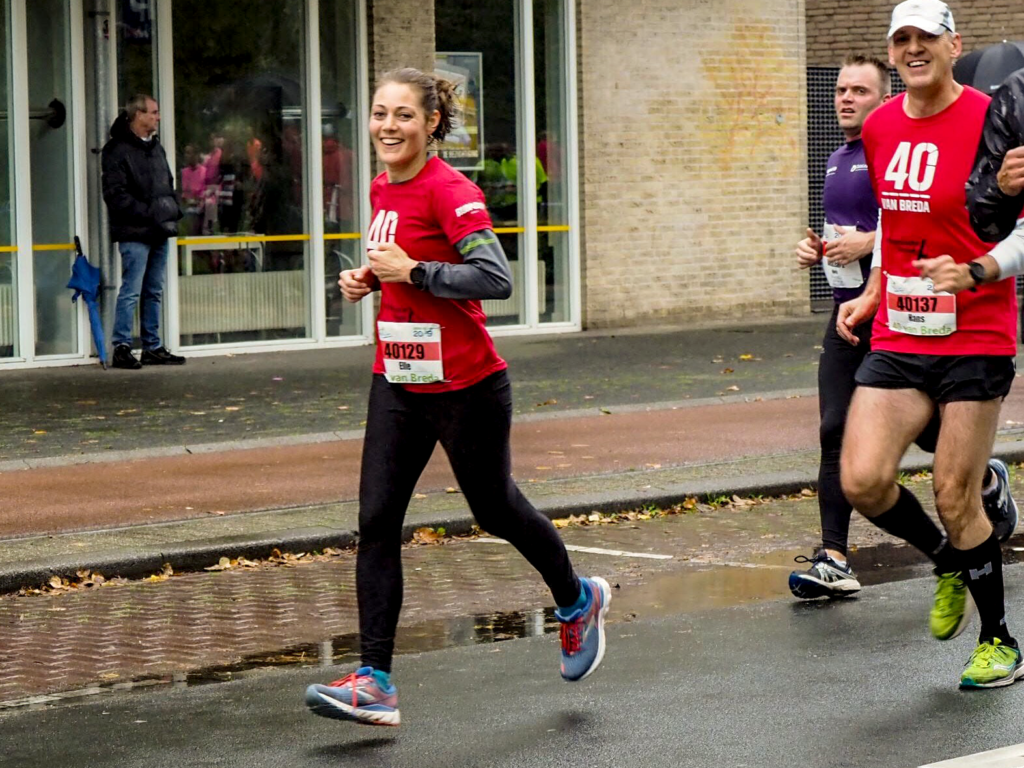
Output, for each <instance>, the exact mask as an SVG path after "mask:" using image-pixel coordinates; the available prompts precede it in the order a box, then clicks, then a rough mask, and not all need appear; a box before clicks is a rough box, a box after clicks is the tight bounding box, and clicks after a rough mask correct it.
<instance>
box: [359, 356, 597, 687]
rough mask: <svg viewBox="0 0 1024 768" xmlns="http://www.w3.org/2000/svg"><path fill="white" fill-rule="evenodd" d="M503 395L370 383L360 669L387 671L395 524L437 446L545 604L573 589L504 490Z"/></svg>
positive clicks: (525, 507)
mask: <svg viewBox="0 0 1024 768" xmlns="http://www.w3.org/2000/svg"><path fill="white" fill-rule="evenodd" d="M511 425H512V385H511V383H510V382H509V378H508V374H507V373H506V372H505V371H499V372H498V373H495V374H492V375H491V376H488V377H487V378H486V379H484V380H483V381H481V382H479V383H477V384H474V385H473V386H471V387H467V388H466V389H461V390H457V391H455V392H441V393H414V392H409V391H408V390H406V389H404V388H403V387H401V386H399V385H392V384H389V383H388V382H387V381H386V380H385V378H384V377H383V376H382V375H379V374H377V375H374V377H373V384H372V386H371V388H370V403H369V408H368V414H367V418H366V437H365V439H364V441H363V460H362V469H361V472H360V477H359V547H358V556H357V559H356V593H357V596H358V599H359V631H360V637H361V641H360V642H361V654H362V663H363V665H364V666H371V667H374V668H375V669H379V670H382V671H385V672H390V671H391V657H392V655H393V653H394V647H395V630H396V628H397V626H398V614H399V612H400V610H401V608H402V551H401V542H402V524H403V522H404V520H405V513H406V509H407V507H408V505H409V499H410V498H411V497H412V494H413V490H414V489H415V487H416V481H417V480H419V477H420V474H421V473H422V472H423V468H424V467H425V466H426V464H427V461H428V460H429V459H430V455H431V454H432V453H433V451H434V446H435V445H436V444H437V443H438V441H440V443H441V446H442V447H443V448H444V450H445V453H447V454H448V460H449V462H451V465H452V470H453V471H454V473H455V478H456V480H457V481H458V483H459V487H460V488H461V490H462V493H463V494H464V495H465V497H466V502H467V503H468V504H469V508H470V510H471V511H472V513H473V516H474V517H475V518H476V521H477V523H478V524H479V525H480V527H481V528H482V529H483V530H485V531H487V533H490V534H492V535H494V536H498V537H500V538H502V539H505V540H507V541H508V542H509V543H511V544H512V545H513V546H514V547H515V548H516V549H518V550H519V552H520V553H522V555H523V556H524V557H525V558H526V559H527V560H528V561H529V562H530V564H531V565H532V566H533V567H534V568H536V569H537V571H539V572H540V575H541V576H542V577H543V579H544V581H545V582H546V583H547V585H548V587H549V588H550V590H551V594H552V596H553V597H554V599H555V603H556V604H557V605H560V606H569V605H572V604H573V603H575V602H576V599H577V598H578V597H579V594H580V582H579V579H578V578H577V577H576V574H575V573H574V572H573V568H572V563H571V562H570V561H569V555H568V553H567V552H566V550H565V545H564V544H563V543H562V539H561V538H560V537H559V535H558V532H557V531H556V530H555V526H554V525H552V523H551V521H550V520H548V519H547V518H546V517H544V516H543V515H542V514H540V513H539V512H538V511H537V510H536V509H535V508H534V507H533V505H532V504H530V502H529V501H527V500H526V497H524V496H523V494H522V493H520V491H519V488H518V487H517V486H516V484H515V482H514V481H513V480H512V470H511V452H510V450H509V430H510V428H511Z"/></svg>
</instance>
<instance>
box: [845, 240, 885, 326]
mask: <svg viewBox="0 0 1024 768" xmlns="http://www.w3.org/2000/svg"><path fill="white" fill-rule="evenodd" d="M879 231H881V228H879ZM872 263H873V262H872ZM881 295H882V270H881V269H879V268H877V267H874V266H873V267H872V268H871V276H870V277H868V283H867V285H866V286H864V292H863V293H862V294H861V295H860V296H858V297H857V298H855V299H851V300H850V301H846V302H843V303H842V304H840V305H839V314H838V315H837V316H836V333H838V334H839V335H840V336H841V337H842V338H844V339H846V340H847V341H848V342H850V343H851V344H853V345H854V346H857V344H859V343H860V340H859V339H858V338H857V336H856V335H855V334H854V333H853V329H854V328H856V327H857V326H858V325H860V324H861V323H865V322H867V321H868V320H870V319H871V318H872V317H874V316H875V312H876V311H878V304H879V301H880V300H881Z"/></svg>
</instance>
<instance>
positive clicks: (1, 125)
mask: <svg viewBox="0 0 1024 768" xmlns="http://www.w3.org/2000/svg"><path fill="white" fill-rule="evenodd" d="M10 28H11V27H10V3H4V5H3V7H2V8H0V45H3V53H2V55H0V109H2V110H3V119H2V120H0V358H3V357H13V356H14V355H16V354H18V276H17V252H16V250H15V248H16V246H15V242H14V233H15V229H14V190H13V189H12V188H11V182H12V180H13V174H12V173H11V162H12V160H13V158H14V136H13V134H14V131H13V130H12V129H11V120H10V117H11V115H12V114H13V105H12V104H11V90H12V89H11V86H10V75H11V67H10V52H11V45H10V37H9V35H10Z"/></svg>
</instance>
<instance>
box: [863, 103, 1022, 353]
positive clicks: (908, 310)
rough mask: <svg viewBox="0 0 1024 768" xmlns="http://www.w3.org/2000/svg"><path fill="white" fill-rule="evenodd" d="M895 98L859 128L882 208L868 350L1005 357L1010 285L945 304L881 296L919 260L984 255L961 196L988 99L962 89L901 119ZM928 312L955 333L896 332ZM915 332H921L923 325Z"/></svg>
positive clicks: (1011, 315) (1012, 315)
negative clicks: (931, 109) (935, 109)
mask: <svg viewBox="0 0 1024 768" xmlns="http://www.w3.org/2000/svg"><path fill="white" fill-rule="evenodd" d="M904 99H905V95H904V94H901V95H899V96H896V97H895V98H893V99H891V100H890V101H888V102H887V103H885V104H883V105H882V106H881V107H879V108H878V109H876V110H875V111H874V112H872V113H871V116H870V117H868V119H867V121H866V122H865V124H864V132H863V137H864V151H865V155H866V158H867V163H868V166H869V168H870V172H871V181H872V185H873V187H874V190H875V195H876V197H877V198H878V204H879V207H880V208H881V209H882V300H881V304H880V305H879V308H878V313H877V314H876V315H875V324H874V327H873V328H872V337H871V348H872V349H881V350H887V351H890V352H903V353H911V354H923V355H1015V354H1016V353H1017V297H1016V293H1015V291H1014V281H1013V280H1001V281H999V282H996V283H990V284H988V285H983V286H979V287H978V288H977V290H975V291H962V292H961V293H959V294H957V295H956V297H955V298H954V297H945V296H936V297H934V298H928V297H927V296H925V297H924V298H920V297H902V296H896V295H891V294H890V293H889V292H888V291H887V288H888V285H889V282H890V277H896V278H897V281H895V282H898V278H900V277H919V276H920V272H919V270H916V269H914V268H913V267H912V266H911V262H912V261H914V260H915V259H918V258H921V257H922V256H924V257H927V258H934V257H936V256H942V255H945V254H948V255H950V256H952V257H953V259H954V260H955V261H956V262H957V263H964V262H968V261H972V260H974V259H976V258H978V257H979V256H982V255H984V254H986V253H988V252H989V250H991V246H990V245H988V244H986V243H984V242H983V241H981V240H980V239H978V236H977V235H975V234H974V230H973V229H972V228H971V223H970V220H969V218H968V214H967V208H966V194H965V192H964V184H965V182H966V181H967V177H968V176H969V175H970V173H971V166H972V164H973V162H974V154H975V151H976V149H977V147H978V140H979V139H980V137H981V128H982V124H983V123H984V120H985V111H986V109H987V107H988V103H989V97H988V96H986V95H985V94H983V93H981V92H980V91H976V90H974V89H973V88H970V87H964V90H963V93H961V94H960V96H959V97H958V98H957V100H956V101H955V102H953V104H951V105H950V106H948V107H947V108H946V109H944V110H943V111H942V112H939V113H938V114H935V115H931V116H929V117H925V118H912V117H908V116H907V114H906V113H905V112H904V109H903V104H904ZM894 287H895V283H894ZM936 307H937V309H936ZM922 310H923V312H922ZM929 311H931V312H932V313H933V314H931V315H930V316H931V317H934V316H935V315H934V312H935V311H938V312H949V313H950V314H949V315H947V317H951V316H952V312H953V311H955V330H954V331H952V332H951V333H945V332H944V329H943V328H942V326H943V323H942V322H933V323H932V329H935V332H936V335H929V333H925V334H921V335H912V334H910V333H906V332H901V331H900V330H897V328H899V327H900V322H901V321H902V322H905V323H907V324H908V325H914V324H915V322H916V321H918V320H919V319H920V318H922V317H926V316H929V315H928V314H927V313H929ZM890 313H892V315H893V317H892V318H890ZM891 319H892V320H894V321H895V322H893V323H890V320H891ZM917 325H918V326H924V327H926V328H927V327H928V323H927V322H925V321H920V322H917ZM947 326H948V327H952V325H951V324H947ZM903 327H906V326H903Z"/></svg>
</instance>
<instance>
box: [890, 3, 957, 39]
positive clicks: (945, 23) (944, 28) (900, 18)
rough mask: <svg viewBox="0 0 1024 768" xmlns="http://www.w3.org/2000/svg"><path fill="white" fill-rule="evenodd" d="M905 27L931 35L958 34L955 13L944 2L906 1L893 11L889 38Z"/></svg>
mask: <svg viewBox="0 0 1024 768" xmlns="http://www.w3.org/2000/svg"><path fill="white" fill-rule="evenodd" d="M903 27H917V28H918V29H921V30H924V31H925V32H927V33H929V34H931V35H941V34H942V33H943V32H956V25H955V24H954V23H953V13H952V11H950V10H949V6H948V5H946V4H945V3H944V2H942V0H906V1H905V2H902V3H900V4H899V5H897V6H896V7H895V8H893V9H892V23H890V24H889V34H888V35H886V37H887V38H889V37H892V36H893V35H895V34H896V31H897V30H899V29H902V28H903Z"/></svg>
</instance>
